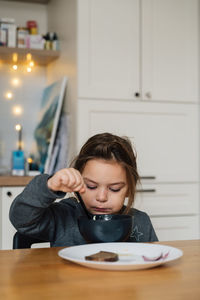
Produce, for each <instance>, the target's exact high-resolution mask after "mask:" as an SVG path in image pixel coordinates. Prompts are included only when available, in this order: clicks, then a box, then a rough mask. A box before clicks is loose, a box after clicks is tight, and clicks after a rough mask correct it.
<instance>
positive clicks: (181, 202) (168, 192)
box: [134, 180, 199, 217]
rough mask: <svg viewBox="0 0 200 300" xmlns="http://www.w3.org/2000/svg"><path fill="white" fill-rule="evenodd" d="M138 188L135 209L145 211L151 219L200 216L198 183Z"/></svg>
mask: <svg viewBox="0 0 200 300" xmlns="http://www.w3.org/2000/svg"><path fill="white" fill-rule="evenodd" d="M145 181H150V180H143V182H142V183H141V184H138V186H137V191H138V192H137V193H136V197H135V201H134V207H135V208H137V209H139V210H142V211H145V212H146V213H148V215H149V216H151V217H155V216H156V217H161V216H183V215H191V216H197V215H199V185H198V183H193V184H191V183H184V184H167V183H165V184H156V183H153V180H152V182H151V183H145Z"/></svg>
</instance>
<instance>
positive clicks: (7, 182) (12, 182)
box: [0, 175, 33, 187]
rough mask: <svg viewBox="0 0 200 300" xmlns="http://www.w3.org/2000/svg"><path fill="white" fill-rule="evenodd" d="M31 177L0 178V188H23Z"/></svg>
mask: <svg viewBox="0 0 200 300" xmlns="http://www.w3.org/2000/svg"><path fill="white" fill-rule="evenodd" d="M32 179H33V176H11V175H10V176H9V175H7V176H0V187H4V186H25V185H27V184H28V183H29V182H30V181H31V180H32Z"/></svg>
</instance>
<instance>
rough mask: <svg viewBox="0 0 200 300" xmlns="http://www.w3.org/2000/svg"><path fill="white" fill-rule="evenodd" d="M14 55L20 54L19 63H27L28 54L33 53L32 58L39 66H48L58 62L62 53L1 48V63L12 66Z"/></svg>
mask: <svg viewBox="0 0 200 300" xmlns="http://www.w3.org/2000/svg"><path fill="white" fill-rule="evenodd" d="M13 53H17V54H18V63H19V64H20V63H25V62H26V54H27V53H31V54H32V58H33V60H34V61H35V63H36V64H38V65H47V64H49V63H51V62H52V61H54V60H56V59H57V58H58V57H59V55H60V52H59V51H53V50H36V49H23V48H8V47H0V61H2V62H4V63H9V64H12V63H13V61H12V55H13Z"/></svg>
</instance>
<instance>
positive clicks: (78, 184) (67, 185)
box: [48, 168, 85, 193]
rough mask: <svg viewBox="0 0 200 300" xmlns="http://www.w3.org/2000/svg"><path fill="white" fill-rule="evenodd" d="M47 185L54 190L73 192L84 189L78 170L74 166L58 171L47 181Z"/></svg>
mask: <svg viewBox="0 0 200 300" xmlns="http://www.w3.org/2000/svg"><path fill="white" fill-rule="evenodd" d="M48 187H49V188H50V189H52V190H54V191H63V192H65V193H67V192H73V191H82V190H83V191H84V190H85V187H84V181H83V178H82V176H81V174H80V172H79V171H78V170H75V169H74V168H69V169H62V170H60V171H58V172H57V173H56V174H55V175H54V176H53V177H51V178H50V179H49V181H48Z"/></svg>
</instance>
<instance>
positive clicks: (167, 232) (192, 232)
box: [151, 216, 199, 241]
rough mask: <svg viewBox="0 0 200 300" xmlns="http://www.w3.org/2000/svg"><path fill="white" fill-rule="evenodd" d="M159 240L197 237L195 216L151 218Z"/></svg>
mask: <svg viewBox="0 0 200 300" xmlns="http://www.w3.org/2000/svg"><path fill="white" fill-rule="evenodd" d="M151 221H152V224H153V226H154V229H155V231H156V234H157V236H158V239H159V241H173V240H192V239H199V218H198V217H197V216H196V217H195V216H185V217H162V218H151Z"/></svg>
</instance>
